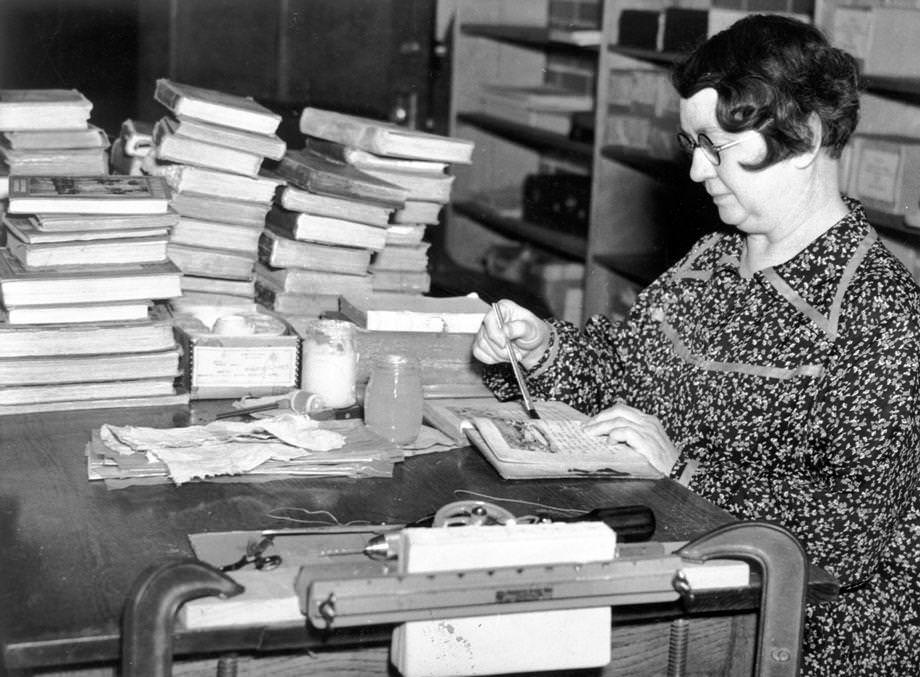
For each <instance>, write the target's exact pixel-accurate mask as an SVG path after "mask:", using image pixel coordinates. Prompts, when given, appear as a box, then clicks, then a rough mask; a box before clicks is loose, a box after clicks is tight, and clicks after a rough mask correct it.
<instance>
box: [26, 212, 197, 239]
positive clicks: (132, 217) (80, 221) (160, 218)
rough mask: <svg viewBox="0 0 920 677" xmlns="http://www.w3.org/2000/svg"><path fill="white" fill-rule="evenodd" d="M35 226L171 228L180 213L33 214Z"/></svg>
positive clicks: (63, 230) (61, 229) (60, 229)
mask: <svg viewBox="0 0 920 677" xmlns="http://www.w3.org/2000/svg"><path fill="white" fill-rule="evenodd" d="M29 218H30V219H31V221H32V223H34V224H35V227H36V228H37V229H38V230H40V231H42V232H44V233H60V234H61V235H65V234H67V233H71V232H78V233H79V232H88V231H99V232H104V231H107V230H114V231H118V230H149V229H152V228H157V229H159V228H165V229H169V228H172V227H173V226H175V225H176V224H177V223H178V222H179V214H178V213H177V212H175V211H173V210H172V209H168V210H167V211H165V212H163V213H162V214H49V213H47V212H46V213H41V214H31V215H30V216H29Z"/></svg>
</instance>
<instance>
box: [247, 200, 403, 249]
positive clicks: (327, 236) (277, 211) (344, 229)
mask: <svg viewBox="0 0 920 677" xmlns="http://www.w3.org/2000/svg"><path fill="white" fill-rule="evenodd" d="M265 225H266V227H267V228H268V229H269V230H271V231H273V232H275V233H278V234H279V235H284V236H285V237H289V238H291V239H292V240H303V241H305V242H321V243H324V244H333V245H340V246H343V247H362V248H364V249H372V250H374V251H377V250H380V249H383V247H384V243H385V242H386V239H387V232H386V229H384V228H378V227H377V226H370V225H368V224H366V223H358V222H357V221H348V220H346V219H338V218H335V217H332V216H319V215H317V214H307V213H305V212H292V211H290V210H288V209H284V208H283V207H278V206H274V207H272V208H271V210H269V212H268V215H267V216H266V217H265Z"/></svg>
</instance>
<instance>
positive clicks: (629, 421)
mask: <svg viewBox="0 0 920 677" xmlns="http://www.w3.org/2000/svg"><path fill="white" fill-rule="evenodd" d="M583 427H584V430H585V432H586V433H588V434H589V435H598V436H604V435H606V436H607V439H608V441H609V442H610V443H611V444H614V443H621V444H626V445H627V446H629V448H630V449H632V450H633V451H635V452H636V453H638V454H640V455H641V456H642V457H643V458H645V460H647V461H648V462H649V464H650V465H651V466H652V467H653V468H655V469H656V470H659V471H660V472H661V473H663V474H664V475H665V476H667V475H668V474H669V473H670V472H671V468H672V467H673V466H674V463H675V462H676V461H677V457H678V456H679V455H680V452H679V451H678V450H677V448H676V447H675V446H674V443H673V442H671V439H670V438H669V437H668V434H667V433H666V432H665V431H664V428H663V427H662V426H661V421H659V420H658V417H657V416H650V415H649V414H644V413H642V412H641V411H639V410H638V409H636V408H635V407H630V406H629V405H628V404H625V403H623V402H617V403H616V404H615V405H613V406H612V407H610V408H609V409H605V410H604V411H602V412H601V413H599V414H597V415H596V416H593V417H592V418H590V419H589V420H588V421H586V422H585V424H584V426H583Z"/></svg>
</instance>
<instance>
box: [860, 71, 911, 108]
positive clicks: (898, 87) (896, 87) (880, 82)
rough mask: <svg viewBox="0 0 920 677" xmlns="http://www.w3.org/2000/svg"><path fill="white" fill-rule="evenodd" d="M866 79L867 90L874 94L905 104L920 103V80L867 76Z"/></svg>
mask: <svg viewBox="0 0 920 677" xmlns="http://www.w3.org/2000/svg"><path fill="white" fill-rule="evenodd" d="M864 79H865V81H866V89H868V90H869V91H870V92H872V93H874V94H878V95H880V96H887V97H890V98H895V99H897V100H898V101H903V102H905V103H920V78H891V77H881V76H878V75H867V76H865V78H864Z"/></svg>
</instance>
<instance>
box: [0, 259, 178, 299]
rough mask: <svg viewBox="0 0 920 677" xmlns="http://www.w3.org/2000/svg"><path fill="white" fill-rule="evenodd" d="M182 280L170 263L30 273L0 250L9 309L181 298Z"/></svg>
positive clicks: (1, 295)
mask: <svg viewBox="0 0 920 677" xmlns="http://www.w3.org/2000/svg"><path fill="white" fill-rule="evenodd" d="M181 276H182V273H181V271H180V270H179V269H178V268H177V267H176V266H175V264H173V263H172V262H170V261H165V262H163V263H141V264H116V265H111V266H92V267H87V266H68V267H64V266H62V267H59V268H48V269H42V270H29V269H27V268H26V267H25V266H23V265H22V263H20V262H19V260H18V259H17V258H16V257H14V256H13V255H12V254H10V253H9V251H8V250H6V249H0V301H2V302H3V304H4V305H5V306H7V307H10V306H36V305H58V304H66V303H107V302H118V301H137V300H149V299H168V298H174V297H176V296H180V295H181V294H182V288H181V286H180V283H179V279H180V277H181Z"/></svg>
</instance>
